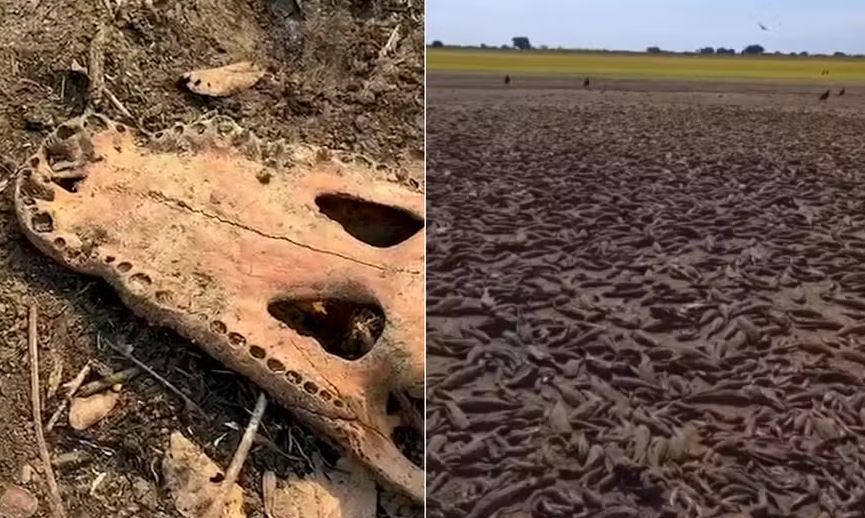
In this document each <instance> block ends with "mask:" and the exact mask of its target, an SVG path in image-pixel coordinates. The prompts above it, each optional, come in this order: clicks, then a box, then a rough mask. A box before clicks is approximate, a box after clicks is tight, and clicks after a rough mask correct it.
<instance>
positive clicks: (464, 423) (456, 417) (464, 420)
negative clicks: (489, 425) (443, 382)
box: [444, 401, 470, 430]
mask: <svg viewBox="0 0 865 518" xmlns="http://www.w3.org/2000/svg"><path fill="white" fill-rule="evenodd" d="M444 406H445V409H446V411H447V415H448V420H449V421H450V422H451V424H453V425H454V426H455V427H456V428H457V429H459V430H465V429H466V428H468V427H469V425H470V423H469V418H468V417H467V416H466V414H465V412H463V411H462V410H460V407H458V406H457V404H456V403H454V402H453V401H445V402H444Z"/></svg>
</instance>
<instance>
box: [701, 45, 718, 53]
mask: <svg viewBox="0 0 865 518" xmlns="http://www.w3.org/2000/svg"><path fill="white" fill-rule="evenodd" d="M714 53H715V49H713V48H712V47H703V48H702V49H700V54H714Z"/></svg>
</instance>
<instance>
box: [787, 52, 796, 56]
mask: <svg viewBox="0 0 865 518" xmlns="http://www.w3.org/2000/svg"><path fill="white" fill-rule="evenodd" d="M796 55H797V54H796V53H795V52H790V53H789V54H788V56H796Z"/></svg>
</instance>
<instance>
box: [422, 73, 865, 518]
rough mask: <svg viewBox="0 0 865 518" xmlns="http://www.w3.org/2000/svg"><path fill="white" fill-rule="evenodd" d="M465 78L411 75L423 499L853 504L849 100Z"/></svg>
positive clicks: (730, 513)
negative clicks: (423, 375)
mask: <svg viewBox="0 0 865 518" xmlns="http://www.w3.org/2000/svg"><path fill="white" fill-rule="evenodd" d="M459 81H460V80H459V79H453V80H452V82H451V85H450V86H449V87H447V88H441V89H440V90H437V89H436V87H435V78H432V80H431V84H432V85H433V86H432V88H431V90H430V93H429V108H428V110H429V111H428V120H429V133H428V139H429V140H428V156H429V164H428V176H427V192H428V195H429V198H430V200H433V202H432V203H431V204H430V211H429V217H430V221H431V222H433V223H431V225H430V229H429V243H428V292H427V301H428V302H427V303H428V308H429V309H428V324H427V326H428V358H429V360H428V383H429V385H428V414H427V416H428V421H427V430H428V439H427V440H428V450H427V466H428V470H429V471H428V481H429V483H428V496H427V499H428V502H427V505H428V510H429V514H428V515H429V516H431V517H471V518H479V517H494V516H534V517H574V516H591V517H607V518H610V517H617V518H624V517H638V516H639V517H660V516H664V517H678V516H707V517H708V516H718V517H721V516H724V517H734V516H736V517H739V516H752V517H757V516H762V517H769V516H772V517H782V516H783V517H788V516H789V517H792V516H796V517H799V516H801V517H815V518H816V517H830V516H831V517H842V516H843V517H853V516H861V512H862V511H861V510H862V508H863V505H865V477H863V473H865V470H863V461H862V459H863V458H865V441H863V436H865V390H863V388H865V387H863V385H865V382H863V373H865V352H863V348H862V344H863V342H865V338H863V335H865V266H863V265H865V217H863V209H865V188H863V185H865V184H863V170H865V167H863V166H865V141H863V140H862V138H861V135H862V134H865V119H863V118H862V116H861V111H860V112H859V113H858V114H856V113H847V114H844V113H841V112H836V111H832V110H831V109H823V108H814V107H813V103H814V99H813V97H812V96H810V95H808V96H807V98H806V97H801V98H800V97H796V95H793V94H791V97H790V99H791V100H790V102H789V103H786V104H787V105H786V106H784V107H780V106H774V107H767V105H769V104H771V103H761V101H760V98H759V96H758V97H756V98H755V97H754V96H753V95H750V94H747V93H745V94H742V96H743V97H747V98H749V100H748V102H745V103H738V101H724V100H719V99H718V98H717V95H715V93H711V94H706V95H702V94H700V95H696V94H694V95H692V94H689V93H687V92H683V93H680V94H669V95H668V94H663V95H658V96H655V98H654V99H647V98H648V97H650V96H649V95H646V94H645V93H640V94H638V95H632V94H630V93H627V92H619V93H617V92H607V93H601V92H586V93H581V92H574V91H573V90H571V91H553V90H545V89H543V86H537V87H536V90H533V91H528V90H523V91H519V92H507V91H504V90H502V89H501V87H499V88H497V89H494V88H486V89H483V88H481V87H479V86H477V84H476V83H477V82H478V81H475V84H474V86H473V87H472V88H473V89H471V90H468V89H461V88H460V87H459ZM495 82H496V83H498V81H495ZM645 88H646V89H649V88H650V87H645ZM779 88H781V87H779ZM782 94H783V92H780V93H779V94H778V96H779V97H782ZM785 95H786V94H785ZM766 97H767V98H772V96H771V95H767V96H766ZM708 99H711V100H710V101H707V100H708ZM809 102H810V103H811V104H810V105H809V104H808V103H809ZM851 102H854V101H851ZM858 102H859V105H858V106H856V107H854V108H858V109H860V110H861V108H862V106H861V101H858ZM847 109H850V106H847Z"/></svg>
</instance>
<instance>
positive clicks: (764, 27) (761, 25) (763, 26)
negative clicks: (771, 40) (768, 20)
mask: <svg viewBox="0 0 865 518" xmlns="http://www.w3.org/2000/svg"><path fill="white" fill-rule="evenodd" d="M757 25H759V26H760V28H761V29H763V30H764V31H768V30H769V29H768V28H766V26H765V25H763V24H762V23H760V22H757Z"/></svg>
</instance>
